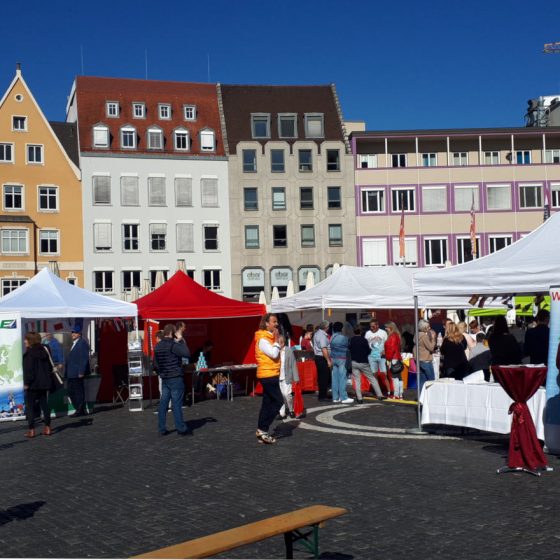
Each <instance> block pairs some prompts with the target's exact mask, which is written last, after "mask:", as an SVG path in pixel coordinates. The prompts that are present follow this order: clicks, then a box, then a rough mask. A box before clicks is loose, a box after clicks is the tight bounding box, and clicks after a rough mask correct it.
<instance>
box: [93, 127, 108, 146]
mask: <svg viewBox="0 0 560 560" xmlns="http://www.w3.org/2000/svg"><path fill="white" fill-rule="evenodd" d="M93 147H94V148H108V147H109V128H108V127H106V126H104V125H101V124H98V125H96V126H94V127H93Z"/></svg>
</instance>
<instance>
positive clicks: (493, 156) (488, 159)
mask: <svg viewBox="0 0 560 560" xmlns="http://www.w3.org/2000/svg"><path fill="white" fill-rule="evenodd" d="M499 163H500V152H484V165H498V164H499Z"/></svg>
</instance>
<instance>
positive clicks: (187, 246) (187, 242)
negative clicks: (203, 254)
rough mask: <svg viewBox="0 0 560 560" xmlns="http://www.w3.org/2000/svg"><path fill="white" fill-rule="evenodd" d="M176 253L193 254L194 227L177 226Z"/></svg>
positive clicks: (188, 225)
mask: <svg viewBox="0 0 560 560" xmlns="http://www.w3.org/2000/svg"><path fill="white" fill-rule="evenodd" d="M177 252H178V253H192V252H194V225H193V224H177Z"/></svg>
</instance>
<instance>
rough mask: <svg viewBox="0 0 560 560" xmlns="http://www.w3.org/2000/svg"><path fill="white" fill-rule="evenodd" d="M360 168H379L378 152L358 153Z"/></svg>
mask: <svg viewBox="0 0 560 560" xmlns="http://www.w3.org/2000/svg"><path fill="white" fill-rule="evenodd" d="M364 163H365V165H364ZM358 169H377V154H358Z"/></svg>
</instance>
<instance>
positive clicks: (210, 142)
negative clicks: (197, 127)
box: [200, 129, 216, 152]
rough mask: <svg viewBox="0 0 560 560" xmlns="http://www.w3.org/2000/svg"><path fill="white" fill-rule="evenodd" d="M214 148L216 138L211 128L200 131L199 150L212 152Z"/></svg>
mask: <svg viewBox="0 0 560 560" xmlns="http://www.w3.org/2000/svg"><path fill="white" fill-rule="evenodd" d="M215 149H216V140H215V134H214V131H213V130H210V129H205V130H201V131H200V150H201V151H203V152H213V151H214V150H215Z"/></svg>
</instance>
